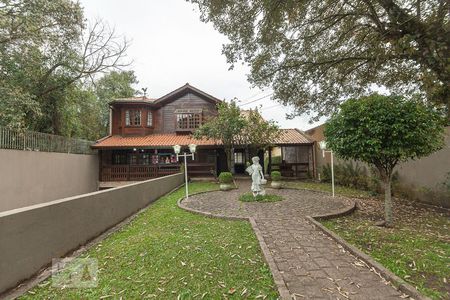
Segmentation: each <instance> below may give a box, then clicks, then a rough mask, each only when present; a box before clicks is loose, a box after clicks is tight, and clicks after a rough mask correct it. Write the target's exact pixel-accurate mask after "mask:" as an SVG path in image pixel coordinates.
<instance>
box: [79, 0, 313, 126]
mask: <svg viewBox="0 0 450 300" xmlns="http://www.w3.org/2000/svg"><path fill="white" fill-rule="evenodd" d="M80 3H81V5H82V6H83V7H84V10H85V16H86V17H87V18H88V19H89V20H93V19H95V18H101V19H103V20H105V21H106V22H108V23H109V24H110V26H113V27H115V29H116V32H117V33H118V34H123V35H125V36H126V37H127V38H128V39H129V40H131V46H130V48H129V50H128V52H127V53H128V56H129V58H130V59H132V60H133V65H132V66H131V69H133V70H134V71H135V73H136V76H137V78H138V80H139V84H138V85H137V86H136V88H137V89H140V88H143V87H147V88H148V91H147V95H148V97H151V98H152V97H153V98H157V97H160V96H162V95H165V94H166V93H168V92H171V91H173V90H174V89H176V88H178V87H180V86H182V85H184V84H185V83H186V82H189V84H191V85H193V86H195V87H197V88H199V89H201V90H203V91H205V92H206V93H209V94H211V95H213V96H215V97H217V98H219V99H226V100H230V99H232V98H234V97H237V98H238V99H239V100H241V101H242V103H245V102H249V101H251V100H255V99H258V98H261V97H264V96H266V95H269V94H270V93H271V91H270V90H267V91H260V90H258V89H251V86H250V84H249V83H248V82H247V77H246V74H248V73H249V69H248V68H247V67H245V66H241V65H238V66H236V67H235V69H234V70H232V71H229V70H228V68H229V65H228V64H227V63H226V59H225V56H224V55H222V54H221V51H222V44H224V43H226V42H227V39H226V37H225V36H223V35H221V34H220V33H219V32H217V31H216V30H214V28H213V26H212V24H210V23H208V24H205V23H202V22H201V21H200V14H199V12H198V9H197V7H196V6H195V5H194V4H191V3H188V2H186V1H183V0H164V1H154V0H151V1H148V0H147V1H146V0H128V1H123V0H81V1H80ZM259 105H262V115H263V117H264V118H265V119H272V120H275V121H277V122H278V124H279V125H280V126H281V127H282V128H299V129H302V130H306V129H309V128H311V127H313V126H315V125H317V124H309V123H308V120H309V117H308V116H305V117H297V118H295V119H293V120H287V119H286V117H285V115H286V113H288V112H289V111H290V109H289V108H288V107H283V106H281V105H280V104H279V103H278V102H276V101H273V100H271V99H270V97H266V98H264V99H262V100H260V101H256V102H254V103H252V104H248V105H244V106H242V108H244V109H248V108H252V107H255V106H259Z"/></svg>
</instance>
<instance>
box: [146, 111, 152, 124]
mask: <svg viewBox="0 0 450 300" xmlns="http://www.w3.org/2000/svg"><path fill="white" fill-rule="evenodd" d="M147 126H148V127H152V126H153V112H151V111H149V112H147Z"/></svg>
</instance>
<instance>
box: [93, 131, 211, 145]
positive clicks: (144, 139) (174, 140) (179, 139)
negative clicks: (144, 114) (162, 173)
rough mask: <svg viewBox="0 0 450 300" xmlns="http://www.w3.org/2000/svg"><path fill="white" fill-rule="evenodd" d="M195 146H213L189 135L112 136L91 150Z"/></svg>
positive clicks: (205, 140) (209, 142) (206, 141)
mask: <svg viewBox="0 0 450 300" xmlns="http://www.w3.org/2000/svg"><path fill="white" fill-rule="evenodd" d="M189 144H196V145H198V146H214V145H217V144H219V143H215V142H214V141H213V140H207V139H202V140H197V139H194V138H192V137H191V136H190V135H176V134H152V135H146V136H120V135H113V136H109V137H106V138H104V139H102V140H99V141H98V142H97V143H96V144H94V145H93V148H119V147H122V148H130V147H164V146H166V147H172V146H173V145H180V146H185V145H189Z"/></svg>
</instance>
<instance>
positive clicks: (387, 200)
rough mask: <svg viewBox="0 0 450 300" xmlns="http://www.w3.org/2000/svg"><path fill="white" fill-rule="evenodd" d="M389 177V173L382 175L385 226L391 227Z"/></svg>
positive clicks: (392, 222) (392, 221)
mask: <svg viewBox="0 0 450 300" xmlns="http://www.w3.org/2000/svg"><path fill="white" fill-rule="evenodd" d="M391 177H392V176H391V174H385V176H384V219H385V222H386V224H385V225H386V227H392V226H393V224H394V220H393V217H392V215H393V213H392V196H391Z"/></svg>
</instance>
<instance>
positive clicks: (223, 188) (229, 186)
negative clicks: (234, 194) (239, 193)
mask: <svg viewBox="0 0 450 300" xmlns="http://www.w3.org/2000/svg"><path fill="white" fill-rule="evenodd" d="M219 187H220V190H221V191H229V190H231V189H232V188H233V185H232V184H231V183H221V184H220V185H219Z"/></svg>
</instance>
